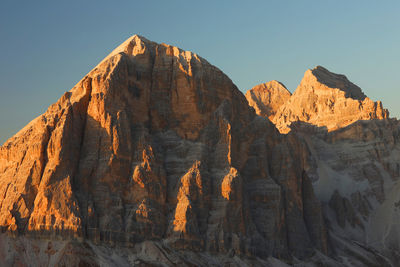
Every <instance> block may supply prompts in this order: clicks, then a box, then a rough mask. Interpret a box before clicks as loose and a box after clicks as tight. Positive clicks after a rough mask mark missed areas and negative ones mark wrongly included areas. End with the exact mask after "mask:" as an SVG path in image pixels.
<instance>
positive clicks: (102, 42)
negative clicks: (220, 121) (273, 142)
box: [0, 0, 400, 144]
mask: <svg viewBox="0 0 400 267" xmlns="http://www.w3.org/2000/svg"><path fill="white" fill-rule="evenodd" d="M398 14H400V1H385V2H377V1H360V0H356V1H351V2H349V1H297V2H294V1H293V2H284V1H251V2H250V3H248V4H244V3H243V2H242V1H227V0H221V1H202V2H201V3H196V2H192V3H189V4H188V3H186V2H185V3H183V2H181V1H168V2H166V1H116V2H115V3H113V5H110V4H109V2H108V1H92V0H90V1H82V2H81V1H68V2H54V1H41V2H40V3H37V2H29V1H9V0H6V1H3V2H2V3H1V4H0V25H1V26H0V36H1V42H0V49H1V50H0V51H2V53H1V57H0V93H1V97H0V144H3V143H4V142H5V141H6V139H8V138H9V137H11V136H12V135H14V134H15V133H16V132H17V131H18V130H20V129H22V128H23V127H24V126H25V125H26V124H28V123H29V121H31V120H33V119H34V118H35V117H37V116H39V115H40V114H42V113H44V112H45V110H46V109H47V107H48V106H50V105H51V104H52V103H54V102H55V101H57V99H58V98H60V97H61V96H62V94H63V93H64V92H65V91H68V90H70V89H71V88H72V87H73V86H74V85H75V84H76V83H77V82H78V81H79V80H80V79H81V78H82V77H83V76H84V75H86V74H87V73H88V72H89V71H90V70H91V69H92V68H93V67H94V66H96V65H97V64H98V63H99V62H100V61H101V60H102V59H103V58H104V57H105V56H107V55H108V54H109V53H110V52H111V51H112V50H113V49H114V48H115V47H117V46H118V45H119V44H120V43H122V42H123V41H125V40H126V39H127V38H128V37H129V36H131V35H133V34H140V35H142V36H144V37H146V38H148V39H149V40H152V41H155V42H159V43H161V42H164V43H167V44H171V45H175V46H178V47H180V48H182V49H184V50H190V51H192V52H195V53H196V54H198V55H200V56H201V57H203V58H205V59H206V60H207V61H209V62H210V63H211V64H213V65H215V66H217V67H218V68H220V69H221V70H222V71H223V72H224V73H226V74H227V75H228V76H229V77H230V78H231V79H232V81H233V82H234V83H235V84H236V85H237V86H238V87H239V89H240V90H241V91H242V92H245V91H246V90H247V89H250V88H251V87H253V86H254V85H257V84H259V83H262V82H267V81H270V80H278V81H280V82H282V83H283V84H284V85H285V86H286V87H287V88H288V89H289V90H290V91H291V92H293V91H294V90H295V89H296V87H297V85H298V83H299V82H300V80H301V78H302V76H303V74H304V72H305V71H306V70H307V69H309V68H313V67H315V66H316V65H322V66H324V67H326V68H327V69H329V70H330V71H332V72H335V73H340V74H344V75H346V76H347V78H348V79H349V80H350V81H352V82H353V83H355V84H357V85H358V86H360V87H361V88H362V90H363V91H364V93H365V94H366V95H367V96H368V97H370V98H371V99H372V100H374V101H376V100H381V101H382V102H383V105H384V107H386V108H388V109H389V111H390V114H391V116H394V117H400V106H399V105H398V104H397V102H398V99H399V98H400V90H398V89H399V84H400V75H398V74H397V72H398V70H400V50H399V47H400V18H399V16H398Z"/></svg>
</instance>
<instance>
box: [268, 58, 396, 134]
mask: <svg viewBox="0 0 400 267" xmlns="http://www.w3.org/2000/svg"><path fill="white" fill-rule="evenodd" d="M266 103H267V102H266ZM266 105H267V104H266ZM260 114H261V113H260ZM388 117H389V112H388V110H387V109H384V108H383V107H382V102H380V101H377V102H374V101H372V100H371V99H370V98H368V97H366V96H365V95H364V93H363V92H362V91H361V89H360V88H359V87H358V86H357V85H355V84H353V83H351V82H350V81H349V80H348V79H347V78H346V77H345V76H344V75H340V74H335V73H332V72H330V71H328V70H327V69H325V68H323V67H321V66H317V67H315V68H314V69H312V70H307V71H306V72H305V74H304V77H303V79H302V80H301V82H300V84H299V86H298V87H297V89H296V90H295V92H294V93H293V95H292V96H291V97H290V98H289V99H288V100H287V101H286V102H285V103H284V104H282V105H280V107H279V109H278V110H277V111H276V115H275V116H274V118H273V119H272V120H273V123H274V124H275V125H276V127H277V128H278V129H279V131H280V132H281V133H288V132H289V131H290V126H291V124H292V123H296V122H302V123H308V124H311V125H314V126H317V127H325V128H326V129H327V130H328V131H333V130H337V129H340V128H343V127H346V126H348V125H350V124H352V123H354V122H356V121H358V120H371V119H385V118H388Z"/></svg>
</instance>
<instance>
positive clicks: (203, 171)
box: [0, 36, 328, 265]
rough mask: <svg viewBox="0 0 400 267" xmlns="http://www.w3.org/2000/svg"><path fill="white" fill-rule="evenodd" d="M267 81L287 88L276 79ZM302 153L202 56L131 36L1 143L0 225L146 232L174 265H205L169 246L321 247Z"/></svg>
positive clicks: (112, 234)
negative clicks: (51, 103) (44, 110)
mask: <svg viewBox="0 0 400 267" xmlns="http://www.w3.org/2000/svg"><path fill="white" fill-rule="evenodd" d="M266 88H270V89H269V90H270V91H271V92H274V90H272V88H276V89H277V91H278V92H286V94H287V95H288V96H289V95H290V93H288V92H287V90H286V89H284V87H283V86H282V85H281V84H279V83H277V82H272V83H271V84H270V85H266ZM267 91H268V90H267ZM305 149H306V148H305V147H304V144H302V143H301V142H299V141H298V140H296V139H289V138H287V137H286V136H283V135H280V134H279V133H278V132H277V131H276V129H275V127H274V126H273V125H272V124H271V123H270V122H269V121H267V120H263V119H260V117H258V116H256V115H255V113H254V111H253V110H252V109H251V108H250V107H249V106H248V104H247V101H246V99H245V97H244V96H243V94H242V93H241V92H240V91H239V90H238V89H237V87H236V86H235V85H234V84H233V83H232V81H231V80H230V79H229V78H228V77H227V76H226V75H225V74H224V73H223V72H222V71H221V70H219V69H218V68H216V67H215V66H213V65H211V64H209V63H208V62H207V61H206V60H204V59H202V58H200V57H198V56H197V55H196V54H194V53H192V52H189V51H184V50H181V49H179V48H177V47H174V46H170V45H166V44H158V43H155V42H151V41H149V40H147V39H145V38H143V37H140V36H133V37H131V38H129V39H128V40H126V41H125V42H124V43H123V44H121V45H120V46H118V47H117V48H116V49H114V51H113V52H111V54H110V55H109V56H107V57H106V58H105V59H104V60H103V61H102V62H101V63H100V64H99V65H97V66H96V67H95V68H94V69H93V70H92V71H91V72H89V73H88V74H87V75H86V76H85V77H83V79H82V80H81V81H80V82H78V83H77V85H76V86H75V87H74V88H72V89H71V90H70V91H69V92H66V93H65V94H64V95H63V96H62V97H61V98H60V99H59V100H58V101H57V103H55V104H53V105H52V106H50V107H49V109H48V110H47V111H46V112H45V113H44V114H43V115H41V116H40V117H39V118H37V119H36V120H34V121H33V122H31V123H30V124H29V125H28V126H27V127H25V128H24V129H23V130H22V131H20V132H19V133H18V134H17V135H16V136H14V137H13V138H11V139H10V140H9V141H8V142H7V143H6V144H5V145H4V146H2V147H0V196H2V197H1V198H0V228H1V230H2V231H3V232H7V233H10V234H12V235H26V236H33V237H39V238H48V239H50V240H53V239H64V240H84V241H82V242H86V241H87V242H92V243H93V244H101V245H112V246H114V245H115V244H118V245H120V246H123V247H133V246H135V247H136V245H137V244H142V245H143V246H146V243H144V242H147V244H148V243H151V242H157V246H156V247H157V250H156V249H155V250H156V251H158V252H157V253H159V254H161V251H164V252H165V251H168V253H169V254H170V255H174V256H173V258H174V259H172V260H174V263H175V264H176V265H182V263H183V262H185V261H186V258H188V259H189V263H188V264H187V265H210V264H197V263H198V262H197V263H193V262H190V258H192V257H184V256H182V257H181V256H178V255H184V253H185V251H186V252H187V251H189V252H188V253H193V252H199V254H198V256H199V258H198V259H197V260H201V261H203V260H204V261H206V262H207V261H209V260H210V259H209V258H207V257H204V255H203V254H201V253H203V252H212V253H217V254H218V253H219V254H220V255H224V256H223V258H222V259H221V260H224V259H225V258H224V257H225V255H228V254H229V255H232V257H233V255H234V256H235V257H236V256H238V257H247V256H251V257H259V258H260V259H261V261H262V260H267V259H268V257H270V256H271V255H273V256H276V257H280V258H284V259H285V260H287V261H291V260H292V259H293V257H296V258H307V257H309V256H311V255H313V254H314V252H315V250H319V251H321V252H322V253H325V254H327V253H328V241H327V237H326V228H325V224H324V221H323V218H322V211H321V206H320V205H319V203H318V201H317V199H316V198H315V195H314V193H313V191H312V185H311V183H310V180H309V178H308V177H307V176H306V175H304V170H305V169H306V168H307V166H305V165H304V164H303V163H304V162H306V161H305V160H303V159H299V158H301V157H303V155H307V153H306V152H305V151H304V150H305ZM282 159H284V160H282ZM303 192H305V193H304V194H303ZM0 244H1V239H0ZM49 246H50V245H49ZM71 246H72V247H74V245H71ZM2 247H6V246H2ZM87 247H90V246H87ZM139 247H140V246H139ZM59 251H61V252H60V253H61V254H62V253H64V252H62V251H65V250H63V249H60V250H59ZM164 252H162V254H165V253H164ZM68 253H69V252H68V251H67V252H65V254H62V255H56V256H54V258H55V260H57V259H65V257H71V256H68V255H71V253H69V254H68ZM180 253H181V254H180ZM42 254H43V253H42ZM83 254H85V255H89V254H88V253H86V252H85V253H83ZM75 255H76V254H75ZM154 255H155V254H154V253H153V254H152V255H150V256H151V257H154ZM191 255H193V254H191ZM46 256H47V255H44V256H43V257H44V258H45V259H47V258H46ZM163 257H164V256H163ZM15 258H17V256H15ZM20 258H23V257H20ZM74 258H79V255H78V256H77V257H74ZM158 260H160V259H158ZM194 260H196V259H194ZM228 261H229V259H228ZM167 262H168V264H172V263H171V262H170V261H169V260H167ZM208 263H210V262H208ZM214 263H215V262H214ZM214 263H212V264H214ZM225 263H227V262H225ZM61 265H62V264H61ZM70 265H79V264H70ZM217 265H224V263H223V262H221V264H217ZM239 265H242V264H239ZM250 265H252V264H250Z"/></svg>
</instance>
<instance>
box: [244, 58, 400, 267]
mask: <svg viewBox="0 0 400 267" xmlns="http://www.w3.org/2000/svg"><path fill="white" fill-rule="evenodd" d="M249 104H250V105H251V102H250V101H249ZM263 104H264V105H266V106H267V107H268V105H269V102H268V101H266V102H264V103H263ZM256 111H257V109H256ZM258 114H259V115H260V116H263V114H262V113H261V112H258ZM388 116H389V114H388V111H387V110H386V109H383V107H382V103H381V102H380V101H377V102H372V100H370V99H369V98H368V97H366V96H365V95H364V93H363V92H362V91H361V89H360V88H359V87H358V86H356V85H354V84H353V83H351V82H350V81H348V80H347V78H346V77H345V76H343V75H338V74H334V73H331V72H329V71H328V70H326V69H325V68H323V67H320V66H318V67H316V68H314V69H312V70H308V71H307V72H306V73H305V75H304V78H303V80H302V81H301V83H300V85H299V87H298V88H297V90H296V91H295V92H294V93H293V95H292V96H291V98H290V99H289V100H287V102H285V103H284V104H281V106H280V108H279V110H278V111H277V114H276V116H275V117H274V118H272V121H273V122H274V123H276V126H277V128H278V129H279V130H280V131H281V132H284V133H285V132H289V131H290V133H289V135H295V136H297V138H298V139H299V140H304V142H305V143H306V147H307V149H308V151H310V153H311V155H310V157H309V158H308V159H309V160H310V162H309V163H308V164H309V166H310V168H308V169H307V170H306V173H307V175H308V177H309V178H310V180H311V181H312V184H313V189H314V192H315V195H316V197H317V198H318V199H319V200H320V202H321V204H322V209H323V214H324V218H325V220H326V222H327V229H328V236H329V237H330V240H331V242H332V243H335V242H336V241H337V240H347V243H346V242H344V243H343V242H342V241H340V243H339V244H340V245H339V246H341V247H343V248H344V249H345V250H348V251H351V254H352V253H355V254H358V255H361V254H362V253H360V252H359V251H358V246H363V247H365V248H368V249H369V250H370V251H375V252H376V253H379V254H380V255H384V257H386V258H387V259H390V260H391V261H392V264H393V265H396V264H395V263H396V262H398V260H399V254H398V249H399V247H400V236H399V234H398V233H399V230H400V229H399V228H398V224H397V221H398V218H400V214H399V209H398V206H399V203H400V198H399V196H400V183H399V180H400V179H399V178H400V167H399V163H400V145H399V144H400V142H399V141H400V134H399V130H400V128H399V127H400V122H399V121H398V120H396V119H389V118H388ZM351 243H353V245H354V244H357V245H356V246H355V247H354V246H353V245H351ZM333 247H334V249H338V245H333ZM351 264H353V265H354V264H355V263H354V262H351ZM355 265H357V264H355ZM362 265H365V266H374V264H373V263H372V262H370V261H363V263H362Z"/></svg>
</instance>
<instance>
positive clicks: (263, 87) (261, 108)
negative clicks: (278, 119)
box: [245, 80, 292, 120]
mask: <svg viewBox="0 0 400 267" xmlns="http://www.w3.org/2000/svg"><path fill="white" fill-rule="evenodd" d="M291 95H292V94H291V93H290V92H289V90H288V89H287V88H286V87H285V85H283V83H281V82H278V81H276V80H272V81H269V82H266V83H262V84H259V85H256V86H254V87H253V88H252V89H250V90H248V91H247V92H246V95H245V96H246V99H247V101H248V102H249V105H250V106H252V107H253V108H254V109H255V111H256V113H257V114H258V115H260V116H263V117H268V118H269V119H270V120H272V119H273V118H274V116H275V114H276V111H277V110H278V109H279V107H280V106H281V105H283V104H284V103H285V102H286V101H287V100H288V99H289V98H290V96H291Z"/></svg>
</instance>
